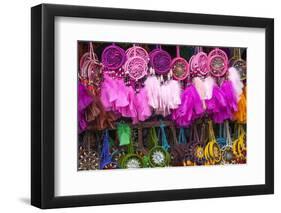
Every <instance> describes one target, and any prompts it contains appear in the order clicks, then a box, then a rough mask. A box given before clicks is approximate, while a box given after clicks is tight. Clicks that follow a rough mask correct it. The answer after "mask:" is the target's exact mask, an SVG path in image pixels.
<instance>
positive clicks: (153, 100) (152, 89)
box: [144, 76, 160, 109]
mask: <svg viewBox="0 0 281 213" xmlns="http://www.w3.org/2000/svg"><path fill="white" fill-rule="evenodd" d="M144 86H145V89H146V91H147V96H148V104H149V105H150V106H151V107H152V108H154V109H157V108H158V107H159V95H160V82H159V81H158V79H157V78H156V76H149V77H148V78H147V79H146V81H145V82H144Z"/></svg>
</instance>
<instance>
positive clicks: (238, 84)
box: [228, 67, 244, 101]
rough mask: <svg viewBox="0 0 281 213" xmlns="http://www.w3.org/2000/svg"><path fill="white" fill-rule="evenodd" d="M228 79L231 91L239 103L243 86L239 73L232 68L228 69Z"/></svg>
mask: <svg viewBox="0 0 281 213" xmlns="http://www.w3.org/2000/svg"><path fill="white" fill-rule="evenodd" d="M228 79H229V80H230V81H231V83H232V86H233V89H234V91H235V96H236V98H237V101H239V99H240V95H241V94H242V91H243V87H244V84H243V83H242V81H241V77H240V74H239V72H238V71H237V70H236V69H235V68H234V67H230V68H229V69H228Z"/></svg>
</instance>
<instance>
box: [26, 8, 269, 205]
mask: <svg viewBox="0 0 281 213" xmlns="http://www.w3.org/2000/svg"><path fill="white" fill-rule="evenodd" d="M31 43H32V44H31V50H32V54H31V59H32V63H31V64H32V66H31V78H32V79H31V82H32V85H31V88H32V91H31V95H32V103H31V105H32V109H31V110H32V117H31V120H32V126H31V128H32V140H31V147H32V150H31V152H32V155H31V168H32V171H31V185H32V186H31V203H32V205H34V206H37V207H40V208H59V207H74V206H87V205H105V204H121V203H136V202H153V201H169V200H181V199H197V198H215V197H226V196H243V195H259V194H272V193H273V192H274V152H273V147H274V20H273V19H269V18H254V17H238V16H222V15H208V14H191V13H176V12H164V11H146V10H129V9H113V8H100V7H85V6H66V5H50V4H42V5H38V6H35V7H33V8H32V9H31Z"/></svg>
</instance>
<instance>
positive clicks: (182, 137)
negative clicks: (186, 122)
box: [179, 127, 187, 144]
mask: <svg viewBox="0 0 281 213" xmlns="http://www.w3.org/2000/svg"><path fill="white" fill-rule="evenodd" d="M186 143H187V140H186V137H185V133H184V128H183V127H181V128H180V133H179V144H186Z"/></svg>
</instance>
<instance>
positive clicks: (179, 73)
mask: <svg viewBox="0 0 281 213" xmlns="http://www.w3.org/2000/svg"><path fill="white" fill-rule="evenodd" d="M176 49H177V57H176V58H174V59H173V60H172V62H171V70H172V75H173V78H174V79H176V80H178V81H182V80H184V79H186V78H187V76H188V75H189V63H188V62H187V61H186V60H185V59H184V58H182V57H181V56H180V47H179V46H178V45H177V46H176Z"/></svg>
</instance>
